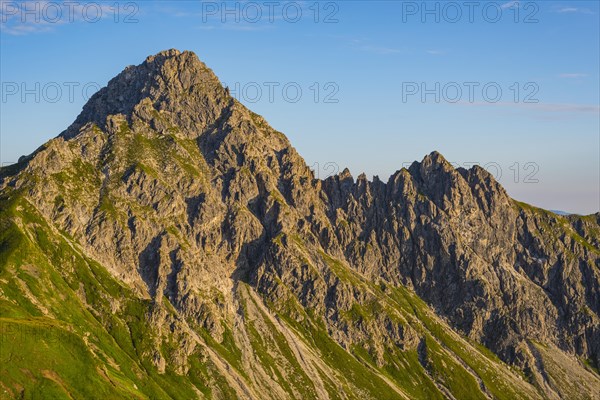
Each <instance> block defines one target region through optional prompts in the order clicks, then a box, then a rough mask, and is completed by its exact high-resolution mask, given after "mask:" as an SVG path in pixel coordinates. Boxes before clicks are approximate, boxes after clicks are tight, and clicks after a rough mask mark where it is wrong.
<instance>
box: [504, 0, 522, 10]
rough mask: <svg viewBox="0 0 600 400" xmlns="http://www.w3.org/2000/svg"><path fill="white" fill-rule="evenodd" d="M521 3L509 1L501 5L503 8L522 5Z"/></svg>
mask: <svg viewBox="0 0 600 400" xmlns="http://www.w3.org/2000/svg"><path fill="white" fill-rule="evenodd" d="M520 6H521V4H520V2H519V1H509V2H508V3H504V4H502V5H501V6H500V7H501V8H503V9H507V8H512V7H517V8H518V7H520Z"/></svg>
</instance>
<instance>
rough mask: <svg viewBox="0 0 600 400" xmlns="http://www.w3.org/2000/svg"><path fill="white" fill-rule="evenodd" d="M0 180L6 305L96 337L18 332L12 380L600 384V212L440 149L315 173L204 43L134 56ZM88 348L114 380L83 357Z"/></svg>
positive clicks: (226, 387) (268, 389)
mask: <svg viewBox="0 0 600 400" xmlns="http://www.w3.org/2000/svg"><path fill="white" fill-rule="evenodd" d="M0 177H1V179H2V181H1V184H0V185H1V186H0V187H1V188H2V201H1V204H2V226H3V232H5V233H4V235H3V236H2V255H3V257H2V260H3V262H2V264H1V265H2V270H1V276H2V280H1V281H0V287H1V288H2V293H3V296H2V303H1V304H2V310H3V312H2V323H3V326H9V327H11V328H10V329H14V327H15V326H16V327H23V326H25V325H26V326H34V327H35V329H36V331H37V330H39V331H42V332H55V331H56V329H66V331H65V332H71V333H70V334H69V335H72V337H73V340H72V342H73V344H72V345H70V346H71V347H70V348H71V349H73V348H77V349H78V350H77V351H79V352H81V355H79V356H76V357H75V358H74V359H69V358H65V359H64V360H60V359H59V360H55V363H56V362H58V365H56V364H55V365H51V364H48V363H49V362H50V360H45V359H43V358H41V359H40V358H35V357H22V358H21V359H20V360H18V361H16V362H15V361H14V360H13V358H14V354H15V352H16V353H18V348H19V346H26V345H27V343H29V342H28V341H27V340H28V338H29V337H30V336H31V335H30V334H29V333H27V334H25V335H21V336H20V340H21V341H15V342H14V343H16V345H15V346H16V347H14V348H13V347H11V348H10V350H9V352H8V354H9V355H10V357H12V358H11V360H12V362H11V363H8V364H4V363H3V365H8V367H6V369H5V370H4V371H3V376H7V377H8V378H7V379H6V380H5V379H3V387H4V389H5V390H6V391H7V393H10V395H11V396H14V397H17V396H19V395H20V394H25V395H29V394H30V393H35V392H36V391H43V390H46V389H45V388H46V387H52V388H53V389H52V390H55V391H56V393H59V394H61V395H62V396H65V393H70V394H75V395H76V396H79V397H85V398H94V397H97V398H106V396H107V395H108V396H112V397H113V398H120V397H122V398H131V397H135V398H157V397H158V398H168V397H175V398H188V397H192V396H194V397H209V398H231V396H237V397H240V398H360V399H364V398H444V397H446V398H452V397H454V398H467V397H469V398H472V397H481V398H536V397H565V398H578V397H579V398H592V397H593V396H595V395H596V393H598V392H599V390H598V389H599V388H600V379H599V377H598V373H597V370H594V367H595V366H597V365H598V354H599V351H600V348H599V346H600V344H599V343H600V332H599V328H598V327H599V326H600V324H599V323H598V315H599V310H600V299H599V293H600V289H599V286H600V285H599V282H600V278H599V276H600V273H599V270H598V268H599V265H600V262H599V257H598V256H599V254H600V250H599V241H600V234H599V232H600V225H599V219H600V215H598V214H597V215H595V216H588V217H575V216H572V217H560V216H556V215H553V214H551V213H548V212H545V211H543V210H539V209H535V208H533V207H530V206H527V205H524V204H520V203H517V202H515V201H513V200H512V199H510V198H509V196H508V195H507V194H506V192H505V191H504V190H503V189H502V188H501V186H500V185H499V184H498V183H497V182H495V181H494V179H493V177H491V176H490V175H489V174H488V173H487V172H485V171H484V170H482V169H481V168H478V167H474V168H472V169H470V170H463V169H459V170H455V169H453V168H452V166H451V165H450V164H449V163H448V162H447V161H446V160H445V159H444V158H443V157H442V156H441V155H440V154H438V153H435V152H434V153H432V154H430V155H429V156H427V157H425V158H424V159H423V161H421V162H415V163H414V164H413V165H412V166H411V167H410V168H408V169H402V170H400V171H398V172H397V173H395V174H394V175H392V176H391V177H390V179H389V180H388V182H387V183H384V182H381V181H379V180H378V179H375V180H374V181H372V182H369V181H368V180H367V179H366V177H365V176H364V175H361V176H359V177H358V179H357V180H356V182H355V181H354V179H353V178H352V176H351V175H350V174H349V172H348V171H347V170H346V171H344V172H343V173H342V174H340V175H339V176H335V177H331V178H329V179H327V180H325V181H321V180H318V179H315V177H314V175H313V173H312V171H310V169H309V168H308V167H307V165H306V163H305V162H304V160H302V158H301V157H300V156H299V155H298V154H297V152H296V151H295V150H294V149H293V147H291V145H290V143H289V142H288V140H287V139H286V138H285V136H283V135H282V134H281V133H279V132H277V131H275V130H273V129H272V128H271V127H269V126H268V124H267V123H266V121H265V120H264V119H263V118H262V117H260V116H258V115H256V114H254V113H252V112H251V111H249V110H247V109H246V108H245V107H243V106H242V105H241V104H240V103H238V102H237V101H235V100H234V99H233V98H232V97H231V96H230V95H229V93H228V92H227V90H226V89H224V88H223V87H222V86H221V85H220V83H219V81H218V79H217V78H216V76H215V75H214V74H213V73H212V71H210V70H209V69H208V68H207V67H206V66H205V65H204V64H202V63H201V62H200V61H199V60H198V59H197V57H196V56H195V55H194V54H193V53H191V52H182V53H181V52H179V51H177V50H169V51H166V52H162V53H159V54H158V55H156V56H153V57H149V58H148V59H147V60H146V61H145V62H144V63H143V64H141V65H139V66H136V67H128V68H127V69H125V70H124V71H123V72H122V73H121V74H120V75H118V76H117V77H116V78H114V79H113V80H111V81H110V82H109V84H108V86H107V87H106V88H104V89H102V90H101V91H100V92H98V94H96V95H95V96H93V97H92V99H90V102H89V103H88V104H87V105H86V106H85V107H84V110H83V111H82V113H81V114H80V116H79V117H78V118H77V119H76V121H75V123H74V124H73V125H72V126H71V127H69V128H68V129H67V130H66V131H65V132H63V134H61V135H60V136H59V137H58V138H56V139H54V140H51V141H50V142H48V143H47V144H46V145H44V146H43V147H42V148H40V149H38V150H37V151H36V152H35V153H34V154H33V155H31V156H30V157H27V158H25V159H23V160H21V162H20V163H19V164H18V165H16V166H14V167H12V168H8V169H3V170H2V171H1V173H0ZM4 227H6V229H4ZM90 276H93V277H94V278H90ZM32 277H35V279H37V281H38V282H43V284H44V287H40V285H39V284H36V283H34V282H33V281H32ZM115 288H120V289H118V290H117V291H115V290H116V289H115ZM419 297H420V298H422V299H424V300H425V301H426V302H427V303H424V302H423V301H422V300H420V298H419ZM57 299H62V300H61V301H57ZM57 324H62V325H60V326H62V328H59V327H58V325H57ZM55 326H56V327H55ZM19 329H21V328H19ZM59 332H61V333H56V334H55V333H51V334H50V335H51V336H53V337H54V335H67V333H62V332H63V331H59ZM89 332H93V334H92V335H89V334H88V333H89ZM11 338H12V336H11ZM45 343H46V345H47V346H49V347H50V348H53V349H54V348H56V349H58V347H55V346H54V345H55V343H52V342H50V341H48V340H46V341H45ZM482 345H484V346H486V347H488V348H490V349H491V350H492V351H493V352H494V353H496V354H497V355H498V356H499V357H500V358H501V359H502V360H503V361H500V359H498V358H496V356H495V355H493V354H492V353H489V352H488V350H487V349H485V348H484V347H483V346H482ZM3 353H4V352H3ZM27 354H29V353H27ZM71 354H77V353H73V350H72V352H71ZM3 356H4V354H3ZM86 357H87V358H89V359H90V360H91V361H90V362H89V363H91V364H93V365H96V366H97V367H96V372H94V371H93V370H90V371H88V372H86V373H85V375H86V376H89V378H90V380H91V381H90V382H92V381H93V382H94V385H95V386H98V387H101V388H103V389H102V390H99V391H97V392H93V391H90V390H89V389H88V388H87V385H86V384H85V383H84V384H82V383H81V382H79V383H78V382H77V381H76V379H75V378H74V377H73V375H72V372H70V370H69V368H68V367H67V365H68V363H70V362H73V363H77V361H78V360H82V359H85V358H86ZM584 361H585V362H588V364H589V365H586V364H585V362H584ZM505 363H508V364H511V365H513V367H509V366H508V365H507V364H505ZM75 365H77V364H75ZM23 370H26V371H29V372H28V373H29V374H30V375H32V376H34V379H29V378H27V379H26V378H25V376H26V375H23V374H24V372H17V371H23ZM136 371H137V372H136ZM132 372H133V373H132ZM521 374H522V375H521ZM25 382H29V383H27V384H26V383H25ZM57 396H58V394H57ZM100 396H104V397H100Z"/></svg>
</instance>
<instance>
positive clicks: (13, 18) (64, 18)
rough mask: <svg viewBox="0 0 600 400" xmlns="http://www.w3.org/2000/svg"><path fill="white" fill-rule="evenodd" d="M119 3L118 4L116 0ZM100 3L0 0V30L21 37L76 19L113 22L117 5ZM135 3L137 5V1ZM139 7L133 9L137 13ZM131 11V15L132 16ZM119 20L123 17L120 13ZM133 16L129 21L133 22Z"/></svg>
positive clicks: (90, 21)
mask: <svg viewBox="0 0 600 400" xmlns="http://www.w3.org/2000/svg"><path fill="white" fill-rule="evenodd" d="M115 4H118V3H115ZM115 4H111V3H101V2H95V1H94V2H90V1H87V2H81V3H80V2H65V3H60V2H55V1H51V0H36V1H32V0H27V1H10V2H8V1H5V0H0V31H1V32H2V33H6V34H8V35H13V36H22V35H28V34H35V33H46V32H52V31H54V30H55V29H56V28H57V27H60V26H65V25H67V24H73V23H78V22H88V23H96V22H99V21H100V20H110V19H113V21H114V20H115V18H116V15H119V14H118V12H119V11H123V10H117V9H115V7H119V6H118V5H115ZM134 4H136V7H137V3H134ZM137 11H139V9H137V8H136V9H135V10H134V14H137ZM134 14H132V15H134ZM120 20H121V21H122V20H123V18H122V16H121V18H120ZM132 21H133V19H132V20H131V21H130V22H132Z"/></svg>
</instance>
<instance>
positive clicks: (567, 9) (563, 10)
mask: <svg viewBox="0 0 600 400" xmlns="http://www.w3.org/2000/svg"><path fill="white" fill-rule="evenodd" d="M554 12H557V13H559V14H587V15H594V14H595V13H594V12H593V11H592V10H590V9H589V8H582V7H571V6H560V7H554Z"/></svg>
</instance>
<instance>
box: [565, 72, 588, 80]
mask: <svg viewBox="0 0 600 400" xmlns="http://www.w3.org/2000/svg"><path fill="white" fill-rule="evenodd" d="M587 76H588V74H581V73H568V74H559V75H558V77H559V78H565V79H581V78H585V77H587Z"/></svg>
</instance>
